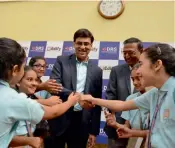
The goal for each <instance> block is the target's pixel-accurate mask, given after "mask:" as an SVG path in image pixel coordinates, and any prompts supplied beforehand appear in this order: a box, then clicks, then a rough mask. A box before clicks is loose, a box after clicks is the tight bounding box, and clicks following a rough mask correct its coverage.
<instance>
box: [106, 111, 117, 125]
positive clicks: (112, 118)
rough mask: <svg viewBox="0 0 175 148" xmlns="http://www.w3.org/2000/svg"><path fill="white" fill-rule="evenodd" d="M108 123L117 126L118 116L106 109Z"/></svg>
mask: <svg viewBox="0 0 175 148" xmlns="http://www.w3.org/2000/svg"><path fill="white" fill-rule="evenodd" d="M104 113H105V118H106V123H107V125H109V126H111V127H114V128H116V118H115V114H114V113H112V114H111V113H109V112H107V111H104Z"/></svg>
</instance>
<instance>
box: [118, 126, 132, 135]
mask: <svg viewBox="0 0 175 148" xmlns="http://www.w3.org/2000/svg"><path fill="white" fill-rule="evenodd" d="M116 132H117V134H118V137H119V138H130V137H132V130H131V129H129V128H128V127H126V126H123V127H120V128H118V130H116Z"/></svg>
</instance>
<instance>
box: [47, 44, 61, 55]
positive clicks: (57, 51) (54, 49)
mask: <svg viewBox="0 0 175 148" xmlns="http://www.w3.org/2000/svg"><path fill="white" fill-rule="evenodd" d="M62 48H63V41H58V42H56V41H48V42H47V46H46V52H45V57H46V58H56V57H57V56H60V55H62Z"/></svg>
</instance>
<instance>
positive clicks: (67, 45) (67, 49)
mask: <svg viewBox="0 0 175 148" xmlns="http://www.w3.org/2000/svg"><path fill="white" fill-rule="evenodd" d="M74 51H75V49H74V47H73V42H72V41H65V42H64V44H63V52H62V55H71V54H73V53H74Z"/></svg>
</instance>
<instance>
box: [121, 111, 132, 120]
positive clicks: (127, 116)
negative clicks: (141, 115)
mask: <svg viewBox="0 0 175 148" xmlns="http://www.w3.org/2000/svg"><path fill="white" fill-rule="evenodd" d="M121 117H122V118H123V119H125V120H130V115H129V111H123V112H122V114H121Z"/></svg>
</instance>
